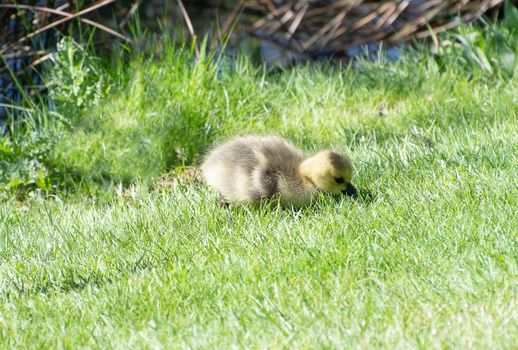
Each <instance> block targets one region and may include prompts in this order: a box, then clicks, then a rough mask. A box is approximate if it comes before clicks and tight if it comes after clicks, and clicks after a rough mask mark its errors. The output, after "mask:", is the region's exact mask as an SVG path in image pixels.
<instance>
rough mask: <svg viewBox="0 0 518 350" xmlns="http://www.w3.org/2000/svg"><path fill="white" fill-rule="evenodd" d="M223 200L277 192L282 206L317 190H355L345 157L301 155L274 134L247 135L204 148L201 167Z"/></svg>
mask: <svg viewBox="0 0 518 350" xmlns="http://www.w3.org/2000/svg"><path fill="white" fill-rule="evenodd" d="M201 170H202V175H203V178H204V179H205V181H206V182H207V183H208V184H209V185H210V186H212V187H213V188H214V189H215V190H216V191H218V192H219V194H220V199H221V201H222V202H223V203H250V202H259V201H261V200H262V199H267V198H272V197H276V196H278V197H279V199H280V201H281V203H282V204H284V205H293V206H301V205H305V204H308V203H310V202H311V200H312V199H313V198H314V196H315V194H316V193H317V192H319V191H322V192H327V193H332V194H338V193H344V194H347V195H352V196H355V195H356V189H355V188H354V186H353V185H352V183H351V180H352V176H353V167H352V164H351V161H350V160H349V159H348V158H346V157H344V156H343V155H340V154H338V153H336V152H333V151H330V150H324V151H321V152H318V153H317V154H315V155H313V156H311V157H307V156H306V155H304V153H303V152H302V151H301V150H299V149H297V148H296V147H295V146H293V145H292V144H290V143H289V142H287V141H286V140H284V139H282V138H280V137H277V136H247V137H239V138H235V139H232V140H230V141H227V142H225V143H223V144H221V145H219V146H217V147H215V148H214V149H213V150H212V151H210V152H209V153H208V154H207V156H206V157H205V159H204V161H203V164H202V166H201Z"/></svg>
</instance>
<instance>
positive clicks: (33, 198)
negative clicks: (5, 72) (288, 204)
mask: <svg viewBox="0 0 518 350" xmlns="http://www.w3.org/2000/svg"><path fill="white" fill-rule="evenodd" d="M462 30H465V31H466V32H470V31H472V30H476V29H473V28H472V27H466V28H464V29H462ZM462 30H461V31H462ZM477 33H479V35H481V36H484V35H487V36H490V35H491V33H487V32H483V31H481V30H479V31H478V32H477ZM481 33H482V34H481ZM512 38H514V39H512V40H516V36H514V37H512ZM465 49H466V48H465V47H464V50H463V48H462V47H460V48H455V47H453V46H452V49H451V51H447V52H444V53H443V55H442V56H440V57H435V56H434V55H432V54H431V53H429V52H427V51H426V50H419V51H411V52H408V53H406V54H405V55H404V57H403V59H401V60H400V61H398V62H393V63H387V62H384V61H382V60H381V61H377V62H360V63H359V64H357V65H356V67H355V68H354V69H353V68H347V67H345V66H337V65H332V64H313V65H301V66H297V67H295V68H293V69H291V70H285V71H281V72H277V73H269V72H266V71H264V70H262V69H260V68H254V67H253V66H252V65H251V64H250V63H248V62H246V60H239V61H237V62H234V63H235V64H234V65H225V64H224V63H221V64H219V65H216V64H213V63H211V62H210V61H209V60H204V59H202V60H200V61H199V62H198V63H195V62H194V61H193V60H192V59H191V58H190V56H189V55H188V54H187V53H185V52H184V51H182V50H177V49H173V48H172V47H171V48H169V49H167V48H166V50H165V53H164V54H163V56H161V57H160V58H159V59H155V60H146V59H142V58H138V57H137V58H135V59H133V60H131V62H130V64H129V65H128V66H125V67H121V66H117V67H115V68H113V70H111V71H108V73H106V72H104V71H102V70H101V71H99V72H98V73H97V74H98V76H99V77H103V80H102V82H103V84H105V86H108V87H109V89H104V90H102V89H100V90H99V91H101V90H102V91H101V92H100V93H99V94H98V95H96V96H95V98H96V102H95V103H94V104H92V105H89V106H86V107H84V106H83V105H81V104H80V103H75V107H77V108H76V109H73V111H75V112H74V113H76V114H74V115H71V116H68V115H66V113H65V112H63V110H64V109H65V107H67V108H70V106H69V105H66V104H64V103H63V105H61V108H62V109H61V110H60V109H59V108H60V105H59V103H57V107H56V110H57V112H56V113H54V114H59V113H61V118H65V119H67V120H68V122H66V123H64V124H63V126H56V127H55V128H51V129H44V128H43V127H41V128H40V129H38V132H40V135H43V136H41V137H48V140H50V141H49V142H50V145H51V146H49V147H48V150H47V151H46V152H47V153H45V155H44V156H39V157H40V158H37V160H38V164H40V165H38V166H42V167H45V168H41V169H43V170H42V171H41V172H40V173H39V174H45V175H48V179H47V180H48V181H50V182H52V181H55V187H53V190H50V191H48V192H46V194H45V193H43V192H42V193H40V194H38V192H37V191H36V192H34V193H33V194H31V195H28V196H27V197H25V198H24V199H23V200H15V199H14V197H13V196H11V195H9V196H3V197H2V198H3V199H2V201H1V202H0V343H1V344H2V348H34V349H40V348H71V349H76V348H121V349H126V348H138V349H140V348H220V349H228V348H254V349H265V348H336V349H343V348H387V349H394V348H398V349H400V348H423V349H428V348H460V349H463V348H476V349H516V348H517V347H518V219H517V218H516V217H517V215H516V212H517V207H518V187H517V184H518V172H517V170H518V158H517V154H518V78H517V74H516V72H517V71H518V68H517V67H518V64H517V61H516V55H518V49H516V47H515V48H513V50H514V54H515V56H513V57H514V59H515V60H514V61H513V62H512V63H511V66H510V67H511V73H512V74H511V73H509V70H508V68H509V63H508V62H507V61H506V62H507V63H506V64H507V66H506V67H504V68H505V69H504V68H502V69H500V68H499V66H497V65H496V63H495V61H491V62H492V67H490V70H488V69H487V67H484V66H483V65H482V66H481V68H480V67H476V66H473V65H470V64H469V63H470V62H469V60H467V59H466V57H468V58H469V56H463V55H464V54H465V53H466V51H465ZM486 49H487V47H486ZM487 50H489V49H487ZM510 52H511V53H512V52H513V51H510ZM486 54H487V55H488V57H490V58H491V57H492V56H491V51H486ZM495 57H496V56H495ZM92 64H95V63H92ZM59 72H60V74H64V73H63V70H61V71H59ZM59 72H58V73H59ZM513 72H514V73H513ZM64 81H66V80H64ZM99 81H101V80H98V81H97V83H98V82H99ZM94 83H95V82H94ZM94 83H92V84H93V85H92V86H100V85H99V84H97V83H95V84H97V85H95V84H94ZM65 88H66V86H65V87H63V86H62V87H59V86H58V87H56V88H55V90H54V91H55V93H56V94H57V95H59V94H62V96H65V95H66V94H67V93H69V95H68V96H69V98H70V99H71V98H72V97H73V96H75V95H73V94H74V93H73V92H70V91H69V92H67V90H66V89H65ZM60 89H61V90H60ZM79 90H80V91H82V90H81V89H79ZM84 91H87V92H85V94H90V93H91V91H93V90H92V89H90V90H88V89H85V90H84ZM103 91H104V92H103ZM70 96H72V97H70ZM57 97H59V96H57ZM57 97H55V98H56V101H58V102H59V101H62V100H60V99H59V98H57ZM76 97H77V96H76ZM90 97H91V96H90ZM92 98H93V97H92ZM70 99H69V100H66V99H65V100H66V101H68V102H70ZM74 101H75V102H77V101H76V100H73V102H74ZM70 110H72V109H69V110H68V111H70ZM54 114H53V115H54ZM270 132H274V133H277V134H280V135H283V136H285V137H287V138H289V139H291V140H292V141H293V142H294V143H295V144H297V145H298V146H300V147H302V148H304V149H306V150H307V151H308V152H312V151H314V150H317V149H319V148H321V147H328V146H330V147H334V148H335V149H337V150H339V151H341V152H344V153H347V154H349V155H350V157H351V158H352V160H353V163H354V164H355V167H356V174H355V177H354V183H355V184H356V186H357V187H358V189H359V192H360V194H361V195H360V198H358V199H357V200H356V201H354V200H351V199H349V198H345V197H344V198H331V197H322V198H321V199H319V201H318V203H317V204H316V205H314V206H312V207H309V208H304V209H302V210H301V211H299V212H293V211H290V210H283V209H280V208H275V207H272V206H265V207H262V208H247V207H235V208H230V209H224V208H221V207H219V206H218V205H217V196H216V194H215V193H213V192H212V191H211V190H209V189H208V188H206V186H204V185H202V184H199V183H197V182H195V181H189V180H185V181H183V180H178V181H177V180H175V178H174V176H173V175H169V176H167V175H164V174H166V173H167V172H168V171H169V170H171V169H172V172H173V173H175V174H176V173H178V172H179V171H181V169H182V164H196V162H197V161H198V160H199V157H200V155H201V154H203V152H204V151H205V150H206V149H207V147H208V146H209V145H210V143H211V142H214V141H216V140H220V139H224V138H226V137H229V136H232V135H237V134H246V133H270ZM23 135H25V136H27V135H33V133H32V134H23ZM49 135H50V136H49ZM56 135H57V136H56ZM11 137H12V140H10V141H9V140H6V139H4V140H3V147H4V153H5V154H7V153H6V152H8V151H5V150H6V149H7V147H8V146H9V147H11V148H10V149H15V148H16V147H14V146H12V145H15V144H16V142H15V141H16V137H17V136H16V135H15V134H13V135H11ZM31 137H32V136H31ZM13 140H14V141H13ZM38 140H39V139H38ZM22 148H23V147H21V148H20V149H22ZM23 149H24V150H26V149H25V148H23ZM24 152H25V151H24ZM24 154H25V155H24V156H27V157H28V155H30V152H28V151H27V152H25V153H24ZM11 156H12V154H11ZM42 157H43V158H42ZM6 164H7V163H6ZM13 164H14V163H13ZM160 174H162V175H160ZM169 174H171V173H169ZM159 176H162V177H161V178H160V179H158V180H157V177H159ZM164 178H165V180H164ZM47 180H45V181H47ZM119 183H120V184H122V190H118V188H119ZM52 186H54V185H52Z"/></svg>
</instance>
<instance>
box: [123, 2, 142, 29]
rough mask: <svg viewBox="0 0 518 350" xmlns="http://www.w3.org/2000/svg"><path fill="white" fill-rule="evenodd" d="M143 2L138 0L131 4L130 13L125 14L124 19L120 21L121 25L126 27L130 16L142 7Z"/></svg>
mask: <svg viewBox="0 0 518 350" xmlns="http://www.w3.org/2000/svg"><path fill="white" fill-rule="evenodd" d="M141 3H142V0H137V1H136V2H135V3H134V4H133V5H131V7H130V9H129V11H128V13H127V14H126V16H124V18H123V19H122V21H121V22H120V23H119V27H121V28H122V27H124V26H125V25H126V24H127V23H128V22H129V20H130V18H131V17H132V16H133V14H134V13H135V12H136V11H137V10H138V8H139V7H140V4H141Z"/></svg>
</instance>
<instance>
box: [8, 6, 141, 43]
mask: <svg viewBox="0 0 518 350" xmlns="http://www.w3.org/2000/svg"><path fill="white" fill-rule="evenodd" d="M0 8H15V9H25V10H32V11H40V12H48V13H52V14H55V15H59V16H64V17H73V16H74V15H73V14H71V13H69V12H65V11H61V10H56V9H53V8H49V7H41V6H30V5H12V4H5V5H4V4H0ZM79 20H80V21H81V22H83V23H85V24H89V25H91V26H93V27H96V28H99V29H100V30H102V31H105V32H107V33H109V34H111V35H113V36H116V37H117V38H119V39H122V40H124V41H126V42H128V43H131V39H129V38H127V37H125V36H124V35H122V34H120V33H119V32H117V31H115V30H113V29H111V28H108V27H106V26H104V25H102V24H100V23H97V22H94V21H92V20H89V19H86V18H79Z"/></svg>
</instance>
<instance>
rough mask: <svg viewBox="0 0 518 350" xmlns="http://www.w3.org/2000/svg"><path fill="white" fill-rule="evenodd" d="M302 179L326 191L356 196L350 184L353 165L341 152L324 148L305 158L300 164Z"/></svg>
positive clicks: (354, 189)
mask: <svg viewBox="0 0 518 350" xmlns="http://www.w3.org/2000/svg"><path fill="white" fill-rule="evenodd" d="M299 171H300V175H301V176H302V179H303V180H304V181H306V182H308V183H310V184H311V185H313V186H314V187H316V188H317V189H318V190H320V191H323V192H328V193H334V194H337V193H340V192H342V193H344V194H347V195H351V196H356V194H357V192H356V188H354V186H353V185H352V183H351V181H352V177H353V166H352V164H351V161H350V160H349V159H348V158H346V157H344V156H343V155H341V154H338V153H336V152H333V151H329V150H325V151H321V152H318V153H317V154H315V155H314V156H312V157H309V158H307V159H306V160H305V161H303V162H302V163H301V164H300V168H299Z"/></svg>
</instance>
